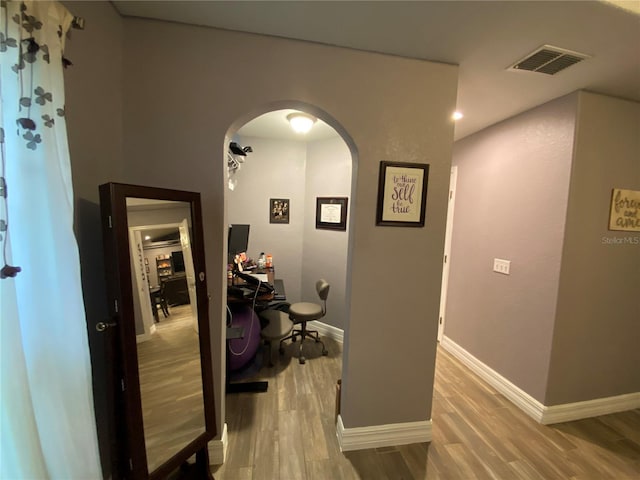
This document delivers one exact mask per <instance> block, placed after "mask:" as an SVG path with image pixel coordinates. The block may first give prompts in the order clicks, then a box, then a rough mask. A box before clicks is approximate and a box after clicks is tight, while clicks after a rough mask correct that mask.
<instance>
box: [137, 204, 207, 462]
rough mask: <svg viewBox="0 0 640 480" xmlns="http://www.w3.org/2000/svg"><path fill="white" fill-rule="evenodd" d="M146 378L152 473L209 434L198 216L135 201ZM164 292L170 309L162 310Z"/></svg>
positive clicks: (140, 348) (143, 391) (140, 349)
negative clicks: (194, 233) (194, 223)
mask: <svg viewBox="0 0 640 480" xmlns="http://www.w3.org/2000/svg"><path fill="white" fill-rule="evenodd" d="M127 216H128V222H129V240H130V252H131V275H132V284H133V286H134V310H135V317H136V322H135V323H136V344H137V354H138V374H139V381H140V396H141V402H142V418H143V428H144V439H145V448H146V454H147V461H148V467H149V471H153V470H155V469H156V468H157V467H159V466H160V465H162V464H163V463H164V462H166V460H167V459H169V458H171V457H172V456H173V455H174V454H175V453H176V452H178V451H180V450H181V449H182V448H184V447H185V446H186V445H187V444H188V443H189V442H190V441H192V439H193V438H195V437H197V436H198V435H199V434H201V433H202V432H203V431H204V425H205V419H204V409H203V392H202V373H201V368H200V348H199V338H198V328H197V324H198V316H197V300H196V293H195V281H194V277H195V274H194V266H193V256H192V252H191V238H190V230H191V226H190V224H191V211H190V208H189V204H188V203H185V202H167V201H150V200H144V199H133V198H130V199H127ZM159 292H162V296H163V301H164V302H165V306H164V307H163V308H161V307H160V306H158V305H156V301H157V297H156V295H158V294H159Z"/></svg>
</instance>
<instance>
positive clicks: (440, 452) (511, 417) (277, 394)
mask: <svg viewBox="0 0 640 480" xmlns="http://www.w3.org/2000/svg"><path fill="white" fill-rule="evenodd" d="M323 340H324V341H325V344H326V346H327V349H328V350H329V355H328V356H327V357H323V356H321V355H320V347H319V346H318V345H316V344H312V343H311V342H309V343H308V344H307V345H305V351H306V352H307V353H306V356H307V363H306V364H305V365H300V364H298V361H297V359H296V358H295V357H294V358H292V355H297V350H296V349H295V345H289V346H288V348H286V351H285V354H284V355H282V356H279V355H278V352H277V348H275V349H274V352H273V358H274V362H275V366H274V367H273V368H269V367H266V366H265V367H263V368H262V369H261V371H260V373H259V375H257V376H256V377H255V378H252V379H261V380H262V379H264V380H268V381H269V389H268V391H267V392H264V393H241V394H229V395H227V407H226V408H227V427H228V435H229V448H228V453H227V461H226V462H225V464H224V465H221V466H212V467H211V470H212V473H213V475H214V477H215V478H216V480H232V479H233V480H249V479H253V480H258V479H260V480H278V479H279V480H312V479H313V480H355V479H362V480H401V479H402V480H427V479H443V480H444V479H447V480H470V479H504V480H516V479H522V480H533V479H540V480H555V479H557V480H567V479H572V480H609V479H610V480H623V479H629V480H631V479H639V478H640V410H632V411H628V412H622V413H617V414H613V415H605V416H602V417H597V418H592V419H586V420H580V421H575V422H569V423H562V424H557V425H552V426H543V425H539V424H538V423H536V422H535V421H534V420H532V419H531V418H529V417H528V416H527V415H525V414H524V413H523V412H522V411H520V410H519V409H518V408H516V407H515V406H513V405H512V404H511V403H510V402H509V401H508V400H506V399H505V398H504V397H503V396H502V395H500V394H499V393H497V392H496V391H495V390H494V389H493V388H491V387H490V386H488V385H487V384H486V383H484V382H483V381H482V380H480V379H479V378H478V377H476V376H475V375H474V374H473V373H472V372H471V371H469V370H468V369H467V368H466V367H465V366H463V365H462V364H461V363H460V362H458V361H457V360H456V359H455V358H454V357H452V356H451V355H450V354H449V353H447V352H446V351H445V350H443V349H442V348H439V349H438V357H437V363H436V380H435V394H434V406H433V415H432V419H433V441H432V442H431V443H422V444H414V445H406V446H399V447H388V448H379V449H370V450H361V451H355V452H346V453H344V454H343V453H341V452H340V449H339V447H338V441H337V438H336V429H335V425H334V422H335V384H336V381H337V379H338V378H340V372H341V361H342V350H341V349H342V345H341V344H340V343H338V342H335V341H333V340H331V339H323ZM306 349H308V350H306Z"/></svg>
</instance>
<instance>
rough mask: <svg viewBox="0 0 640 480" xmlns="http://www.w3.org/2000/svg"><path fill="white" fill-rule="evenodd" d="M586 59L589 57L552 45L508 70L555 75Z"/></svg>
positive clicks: (537, 51)
mask: <svg viewBox="0 0 640 480" xmlns="http://www.w3.org/2000/svg"><path fill="white" fill-rule="evenodd" d="M585 58H589V55H585V54H584V53H578V52H573V51H571V50H566V49H564V48H558V47H554V46H551V45H543V46H542V47H540V48H538V49H537V50H536V51H534V52H532V53H530V54H529V55H527V56H526V57H525V58H523V59H522V60H520V61H519V62H517V63H515V64H514V65H512V66H510V67H509V68H508V70H518V71H521V70H526V71H529V72H538V73H546V74H547V75H555V74H556V73H558V72H560V71H562V70H564V69H565V68H568V67H570V66H571V65H575V64H576V63H578V62H581V61H582V60H584V59H585Z"/></svg>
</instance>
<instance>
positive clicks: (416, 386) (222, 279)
mask: <svg viewBox="0 0 640 480" xmlns="http://www.w3.org/2000/svg"><path fill="white" fill-rule="evenodd" d="M68 6H69V8H70V9H71V11H72V12H73V13H74V14H76V15H81V16H83V17H85V19H86V21H87V29H86V30H85V31H84V32H74V40H72V41H71V42H69V46H68V49H67V52H68V55H69V58H71V59H72V61H73V62H74V67H72V69H70V70H69V71H68V72H67V74H66V75H67V76H66V82H67V83H66V89H67V107H68V112H67V115H68V122H69V137H70V144H71V145H70V146H71V154H72V156H71V159H72V160H71V161H72V169H73V175H74V179H73V180H74V189H75V195H76V204H77V205H78V210H77V216H76V217H77V218H76V227H77V231H78V241H79V247H80V253H81V262H82V271H83V288H84V294H85V304H86V305H87V312H88V317H89V321H90V322H92V325H93V323H95V322H96V321H100V320H103V319H104V318H105V316H106V313H107V308H106V299H105V295H104V292H105V288H104V280H103V278H104V265H103V263H102V245H101V233H100V231H101V227H100V220H99V210H98V206H97V202H98V192H97V187H98V185H99V184H100V183H104V182H107V181H123V182H127V183H133V184H145V185H154V186H159V187H166V188H177V189H183V190H191V191H198V192H201V194H202V203H203V218H204V224H205V225H204V233H205V255H206V261H207V273H208V290H209V293H210V294H211V302H210V312H209V313H210V318H211V322H212V326H213V328H212V343H213V359H214V383H215V385H214V388H215V392H216V400H215V401H216V417H217V421H218V425H219V426H220V427H221V426H222V424H223V423H224V421H225V415H224V395H223V391H224V388H223V384H222V372H223V371H224V344H225V340H224V335H223V333H224V313H225V302H224V297H223V295H224V286H225V285H226V258H225V243H226V236H227V233H226V232H227V225H228V219H227V217H226V213H225V212H226V210H227V208H226V202H227V199H226V195H227V193H226V192H227V189H226V185H225V174H224V172H225V167H226V162H225V151H226V138H230V137H232V136H233V134H234V133H235V130H237V128H239V127H240V126H241V125H243V124H244V123H245V122H246V121H248V120H249V119H251V118H253V117H255V116H257V115H259V114H261V113H264V112H266V111H270V110H273V109H276V108H305V109H307V110H309V111H311V112H312V113H315V114H316V115H318V116H319V117H321V118H323V120H325V121H327V122H328V123H329V124H330V125H332V126H333V127H334V128H336V130H337V131H338V132H339V133H341V134H343V136H344V138H345V139H346V141H347V144H348V145H349V148H350V150H351V151H352V153H353V154H354V159H355V161H356V163H357V167H358V168H357V172H358V174H357V178H354V182H353V183H354V184H355V185H357V189H355V190H354V194H353V197H352V198H351V199H350V201H351V203H352V205H353V208H352V209H351V212H350V213H351V217H350V228H351V229H352V238H353V241H352V244H351V245H350V248H351V249H352V257H351V258H352V260H353V261H352V270H351V271H350V272H349V273H348V275H350V277H351V279H352V284H353V285H354V288H353V290H352V292H351V293H352V295H351V303H350V310H349V315H348V316H349V325H347V326H345V344H344V348H345V355H344V360H343V375H342V378H343V391H342V392H343V393H342V415H343V420H344V423H345V426H346V427H347V428H350V427H358V426H369V425H381V424H389V423H398V422H411V421H421V420H425V419H428V418H430V416H431V413H430V412H431V399H432V394H433V382H432V378H433V373H434V359H435V352H436V330H437V317H438V301H439V283H440V276H441V262H440V260H441V258H440V257H441V252H442V248H443V243H444V226H445V216H446V198H447V189H448V181H449V168H450V158H451V148H452V138H453V125H452V123H451V122H450V121H449V116H450V113H451V112H452V111H453V109H454V107H455V100H456V84H457V74H458V69H457V67H455V66H451V65H442V64H435V63H430V62H424V61H418V60H410V59H404V58H397V57H389V56H384V55H379V54H371V53H365V52H360V51H353V50H347V49H340V48H334V47H330V46H325V45H315V44H311V43H305V42H296V41H289V40H283V39H277V38H271V37H262V36H258V35H249V34H242V33H234V32H228V31H218V30H215V29H205V28H197V27H191V26H185V25H177V24H170V23H163V22H155V21H145V20H138V19H120V18H118V16H117V15H116V14H115V12H114V10H113V8H112V6H111V5H110V4H108V3H105V2H86V3H79V2H68ZM123 29H124V32H123ZM75 39H77V40H75ZM125 45H126V49H125V48H124V46H125ZM247 69H248V70H249V71H247V72H246V74H230V73H229V72H244V71H246V70H247ZM372 80H375V81H372ZM225 137H226V138H225ZM123 152H124V155H123ZM380 160H401V161H416V162H426V163H430V165H431V169H430V176H429V189H428V197H427V225H426V227H425V228H419V229H416V228H390V227H385V228H382V227H376V226H375V221H374V218H375V208H376V197H377V186H378V165H379V162H380ZM265 215H266V212H265ZM266 248H268V247H265V249H266ZM398 248H401V249H403V250H404V251H419V252H420V255H418V256H416V258H415V262H414V269H412V270H410V271H407V270H406V268H405V267H404V264H403V262H401V261H399V260H400V259H401V257H402V256H401V255H393V254H391V255H390V254H388V252H393V251H397V249H398ZM284 256H286V255H284ZM278 258H279V257H278V256H276V257H275V260H276V264H277V262H278V261H279V260H278ZM372 258H376V259H377V260H376V262H371V259H372ZM399 278H402V279H403V281H402V282H398V279H399ZM406 283H410V284H412V285H415V286H416V288H417V289H419V290H420V291H421V292H423V294H422V295H420V296H419V298H418V297H417V296H415V295H413V294H412V293H411V292H407V290H406V288H404V285H406ZM374 292H384V295H374V294H373V293H374ZM415 312H420V315H416V313H415ZM395 319H402V330H403V331H410V332H412V335H410V336H404V337H403V338H402V341H389V339H396V338H398V321H397V320H395ZM90 331H92V330H91V329H90ZM90 335H91V334H90ZM90 342H91V339H90ZM408 366H411V368H408ZM416 378H419V379H420V381H419V382H416ZM94 379H95V381H96V383H100V381H101V380H103V379H104V371H102V372H100V371H95V376H94ZM100 388H101V387H100V386H99V385H97V386H96V391H99V390H100ZM96 398H97V400H96V402H98V401H102V400H103V399H102V398H101V397H100V395H99V394H98V395H97V397H96ZM103 403H104V402H103ZM103 407H104V405H103ZM98 410H99V412H98V417H99V418H98V423H99V425H98V428H99V429H100V428H101V425H103V424H106V420H104V417H105V414H104V412H105V411H106V409H105V408H100V409H98ZM100 412H103V413H102V414H101V413H100ZM101 438H102V441H101V451H102V453H103V454H105V453H104V452H105V451H106V450H107V447H106V445H105V441H104V436H101ZM105 455H106V454H105ZM107 460H108V459H107ZM106 470H108V467H107V468H106Z"/></svg>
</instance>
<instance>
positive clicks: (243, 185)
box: [227, 137, 307, 302]
mask: <svg viewBox="0 0 640 480" xmlns="http://www.w3.org/2000/svg"><path fill="white" fill-rule="evenodd" d="M239 141H240V145H242V146H245V145H251V147H252V148H253V153H250V154H249V155H248V156H247V158H246V160H245V163H244V165H243V166H242V168H241V169H240V170H239V171H238V172H237V173H236V174H235V178H236V179H237V181H238V183H237V186H236V187H235V189H234V190H233V191H230V190H229V191H228V192H227V195H228V202H227V215H228V223H230V224H232V223H248V224H249V225H251V228H250V229H249V251H248V252H247V254H248V255H249V256H250V257H251V258H253V259H254V260H255V259H257V258H258V256H259V255H260V252H265V254H266V253H270V254H271V255H272V256H273V261H274V267H275V273H276V277H277V278H281V279H282V280H284V283H285V288H286V292H287V300H288V301H289V302H296V301H299V300H300V279H301V272H302V233H303V224H304V195H305V193H304V191H305V164H306V157H307V148H306V144H305V143H304V142H294V141H282V140H269V139H264V138H255V137H239ZM271 198H288V199H289V205H290V218H289V223H288V224H276V223H269V199H271Z"/></svg>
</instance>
